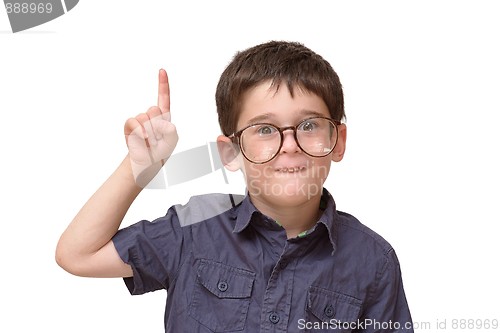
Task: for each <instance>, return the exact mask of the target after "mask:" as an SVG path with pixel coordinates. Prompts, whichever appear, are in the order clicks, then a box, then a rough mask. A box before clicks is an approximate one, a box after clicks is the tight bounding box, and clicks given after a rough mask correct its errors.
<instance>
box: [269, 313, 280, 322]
mask: <svg viewBox="0 0 500 333" xmlns="http://www.w3.org/2000/svg"><path fill="white" fill-rule="evenodd" d="M269 321H270V322H271V323H273V324H277V323H278V322H279V321H280V316H279V314H277V313H276V312H271V313H270V314H269Z"/></svg>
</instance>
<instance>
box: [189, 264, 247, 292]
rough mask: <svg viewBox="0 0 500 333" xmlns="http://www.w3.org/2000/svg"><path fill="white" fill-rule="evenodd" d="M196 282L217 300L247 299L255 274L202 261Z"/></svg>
mask: <svg viewBox="0 0 500 333" xmlns="http://www.w3.org/2000/svg"><path fill="white" fill-rule="evenodd" d="M197 274H198V281H199V282H200V283H201V284H202V285H203V286H204V287H205V288H206V289H207V290H208V291H210V292H211V293H212V294H214V295H215V296H217V297H219V298H247V297H250V296H251V294H252V288H253V282H254V280H255V273H253V272H250V271H247V270H244V269H241V268H236V267H231V266H228V265H224V264H221V263H218V262H214V261H209V260H205V259H202V260H201V261H200V264H199V266H198V272H197Z"/></svg>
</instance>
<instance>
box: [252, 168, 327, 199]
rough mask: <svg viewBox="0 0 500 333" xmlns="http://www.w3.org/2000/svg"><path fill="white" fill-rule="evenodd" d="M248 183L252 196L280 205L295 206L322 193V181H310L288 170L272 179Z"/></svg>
mask: <svg viewBox="0 0 500 333" xmlns="http://www.w3.org/2000/svg"><path fill="white" fill-rule="evenodd" d="M249 185H250V186H249V192H250V194H251V195H252V196H253V197H259V198H261V199H262V200H265V201H268V202H273V203H276V204H278V205H281V206H282V205H286V206H291V205H295V206H297V205H300V204H302V203H305V202H307V201H309V200H311V199H312V198H315V197H317V196H321V194H322V193H323V182H322V181H320V180H318V179H315V180H314V181H310V180H309V179H307V178H306V179H304V178H300V177H299V176H298V175H297V174H294V173H288V172H287V173H284V174H283V175H281V176H279V177H274V178H273V179H272V180H269V179H268V180H264V181H257V180H253V181H251V182H250V184H249Z"/></svg>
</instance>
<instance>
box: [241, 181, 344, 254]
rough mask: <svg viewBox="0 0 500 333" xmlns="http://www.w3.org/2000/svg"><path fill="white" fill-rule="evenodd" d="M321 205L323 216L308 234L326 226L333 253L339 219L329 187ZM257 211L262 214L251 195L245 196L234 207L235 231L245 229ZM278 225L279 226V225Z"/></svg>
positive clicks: (324, 193) (322, 197) (335, 246)
mask: <svg viewBox="0 0 500 333" xmlns="http://www.w3.org/2000/svg"><path fill="white" fill-rule="evenodd" d="M320 207H321V209H322V210H323V214H321V217H320V218H319V220H318V222H317V223H316V225H314V227H313V228H311V230H308V231H307V233H306V234H309V233H312V232H313V231H315V230H316V228H317V227H318V226H319V225H320V224H322V225H324V226H325V228H326V230H327V232H328V239H329V240H330V243H331V245H332V255H333V253H334V252H335V250H336V248H337V245H336V244H337V228H335V227H334V225H335V222H336V221H337V219H338V215H337V210H336V205H335V201H334V200H333V197H332V195H331V194H330V192H328V190H327V189H325V188H323V194H322V196H321V201H320ZM255 213H257V214H260V212H259V211H258V210H257V208H256V207H255V206H254V205H253V203H252V202H251V201H250V196H249V195H248V193H247V195H246V196H245V199H243V201H242V202H241V204H239V205H238V206H236V207H234V209H233V212H232V214H233V218H234V219H236V224H235V226H234V229H233V232H235V233H239V232H241V231H243V230H244V229H245V228H246V227H248V225H249V224H250V221H251V219H252V216H253V215H254V214H255ZM277 227H278V226H277Z"/></svg>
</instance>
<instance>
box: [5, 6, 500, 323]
mask: <svg viewBox="0 0 500 333" xmlns="http://www.w3.org/2000/svg"><path fill="white" fill-rule="evenodd" d="M497 8H498V5H496V4H495V1H413V2H410V1H405V2H402V1H372V2H368V1H366V2H360V1H342V2H340V1H307V2H306V1H270V2H268V3H266V2H264V1H252V2H242V1H176V2H175V3H173V2H172V1H141V2H137V1H134V2H132V1H117V0H115V1H85V0H82V1H80V3H79V4H78V5H77V6H76V7H75V8H74V9H73V10H72V11H70V12H69V13H68V14H66V15H64V16H62V17H60V18H58V19H56V20H54V21H51V22H49V23H47V24H44V25H41V26H39V27H35V28H33V29H31V30H28V31H26V32H21V33H17V34H12V33H11V32H10V26H9V23H8V20H7V15H6V13H5V11H4V10H3V9H0V31H1V32H0V114H1V118H0V119H1V121H0V124H1V125H0V145H1V149H0V151H1V156H2V157H1V164H0V168H1V169H0V170H1V183H0V191H1V198H0V200H1V203H0V205H1V210H0V222H1V229H0V255H1V262H0V270H1V273H0V287H1V292H0V303H1V308H2V309H3V310H1V312H0V331H1V332H31V331H47V332H105V331H111V332H137V331H141V332H162V331H163V310H164V298H165V295H166V294H165V292H156V293H151V294H148V295H144V296H134V297H131V296H130V295H129V294H128V292H127V290H126V288H125V286H124V284H123V282H122V281H120V280H119V279H107V280H106V279H104V280H100V279H85V278H78V277H74V276H71V275H69V274H68V273H66V272H64V271H63V270H62V269H60V268H59V267H58V266H57V265H56V263H55V260H54V250H55V246H56V243H57V240H58V238H59V235H60V234H61V233H62V231H63V230H64V229H65V227H66V226H67V225H68V223H69V222H70V221H71V219H72V218H73V216H74V215H75V214H76V213H77V212H78V210H79V209H80V207H81V206H82V205H83V204H84V202H85V201H86V200H87V198H88V197H89V196H90V195H91V194H92V193H93V192H94V191H95V190H96V189H97V187H98V186H99V185H100V184H101V183H102V182H103V181H104V180H105V179H106V178H107V177H108V175H109V174H110V173H111V172H112V171H113V170H114V169H115V167H116V166H117V165H118V163H119V162H120V161H121V159H122V158H123V156H124V155H125V153H126V147H125V144H124V138H123V135H122V128H123V123H124V122H125V120H126V119H127V118H128V117H130V116H135V115H136V114H137V113H140V112H144V111H145V110H147V108H148V107H149V106H151V105H154V104H155V103H156V87H157V81H156V79H157V71H158V69H159V68H162V67H163V68H166V69H167V71H168V72H169V76H170V82H171V94H172V120H173V122H174V123H175V124H176V126H177V128H178V132H179V136H180V141H179V144H178V147H177V148H176V151H177V152H180V151H183V150H187V149H189V148H193V147H197V146H200V145H203V144H205V143H207V142H209V141H213V140H215V138H216V136H217V135H218V134H219V127H218V124H217V116H216V111H215V102H214V92H215V86H216V84H217V81H218V78H219V75H220V73H221V72H222V70H223V69H224V67H225V66H226V65H227V64H228V62H229V61H230V60H231V58H232V56H233V55H234V53H235V52H236V51H238V50H241V49H244V48H247V47H250V46H253V45H254V44H257V43H261V42H265V41H268V40H271V39H284V40H294V41H300V42H302V43H304V44H305V45H306V46H308V47H310V48H312V49H313V50H315V51H316V52H318V53H319V54H321V55H323V57H324V58H326V59H327V60H329V61H330V63H331V64H332V66H333V67H334V68H335V69H336V71H337V73H338V74H339V76H340V78H341V81H342V83H343V86H344V91H345V98H346V112H347V127H348V146H347V147H348V150H347V153H346V156H345V159H344V161H342V162H341V163H339V164H336V165H334V166H333V168H332V172H331V174H330V178H329V179H328V180H327V184H326V186H327V188H329V189H330V190H331V192H333V194H334V196H335V198H336V201H337V204H338V207H339V209H340V210H344V211H347V212H349V213H351V214H353V215H355V216H357V217H358V218H359V219H360V220H361V221H362V222H363V223H365V224H367V225H368V226H370V227H371V228H372V229H374V230H375V231H377V232H379V233H380V234H381V235H382V236H383V237H385V238H386V239H387V240H388V241H389V242H390V243H391V244H392V245H393V246H394V248H395V249H396V252H397V254H398V256H399V259H400V261H401V268H402V271H403V279H404V285H405V290H406V294H407V298H408V302H409V304H410V308H411V311H412V315H413V319H414V321H415V322H417V323H418V322H429V323H430V325H431V326H430V328H432V331H435V330H436V329H437V321H438V320H439V321H441V322H442V321H444V320H447V329H446V330H445V329H442V330H441V331H450V332H451V331H457V330H453V329H452V320H453V319H468V318H471V319H500V314H499V312H498V303H497V302H498V298H499V297H500V288H499V286H498V281H499V280H500V274H499V270H498V254H499V247H498V245H497V244H498V240H497V239H498V227H497V224H498V223H499V222H500V214H499V212H498V201H499V199H500V193H499V191H500V190H499V188H500V180H499V175H498V170H500V162H499V159H498V154H499V148H498V147H499V144H500V135H499V134H498V133H499V130H498V127H499V122H498V119H499V117H498V114H499V112H500V101H499V100H500V99H499V97H500V96H499V88H500V83H499V80H500V79H499V78H500V65H499V60H498V59H500V49H499V42H498V41H499V32H500V20H499V19H498V9H497ZM243 186H244V185H243V182H242V181H241V180H240V175H238V174H232V175H231V177H230V185H225V184H224V182H223V177H222V174H221V173H220V172H216V173H214V174H212V175H210V176H207V177H204V178H200V179H198V180H195V181H192V182H190V183H186V184H183V185H178V186H174V187H171V188H168V189H166V190H147V191H145V192H143V193H142V194H141V196H140V197H139V198H138V200H137V201H136V203H134V205H133V207H132V208H131V209H130V211H129V213H128V215H127V216H126V218H125V221H124V225H128V224H131V223H133V222H135V221H137V220H140V219H153V218H156V217H158V216H161V215H163V214H164V213H165V212H166V210H167V209H168V207H170V205H172V204H176V203H184V202H185V201H186V200H187V198H188V197H189V196H190V195H192V194H195V193H206V192H229V191H233V192H234V191H236V192H240V193H243V192H244V188H243ZM441 328H443V326H441ZM421 331H424V330H421ZM476 331H477V330H476ZM490 331H491V330H490Z"/></svg>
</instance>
